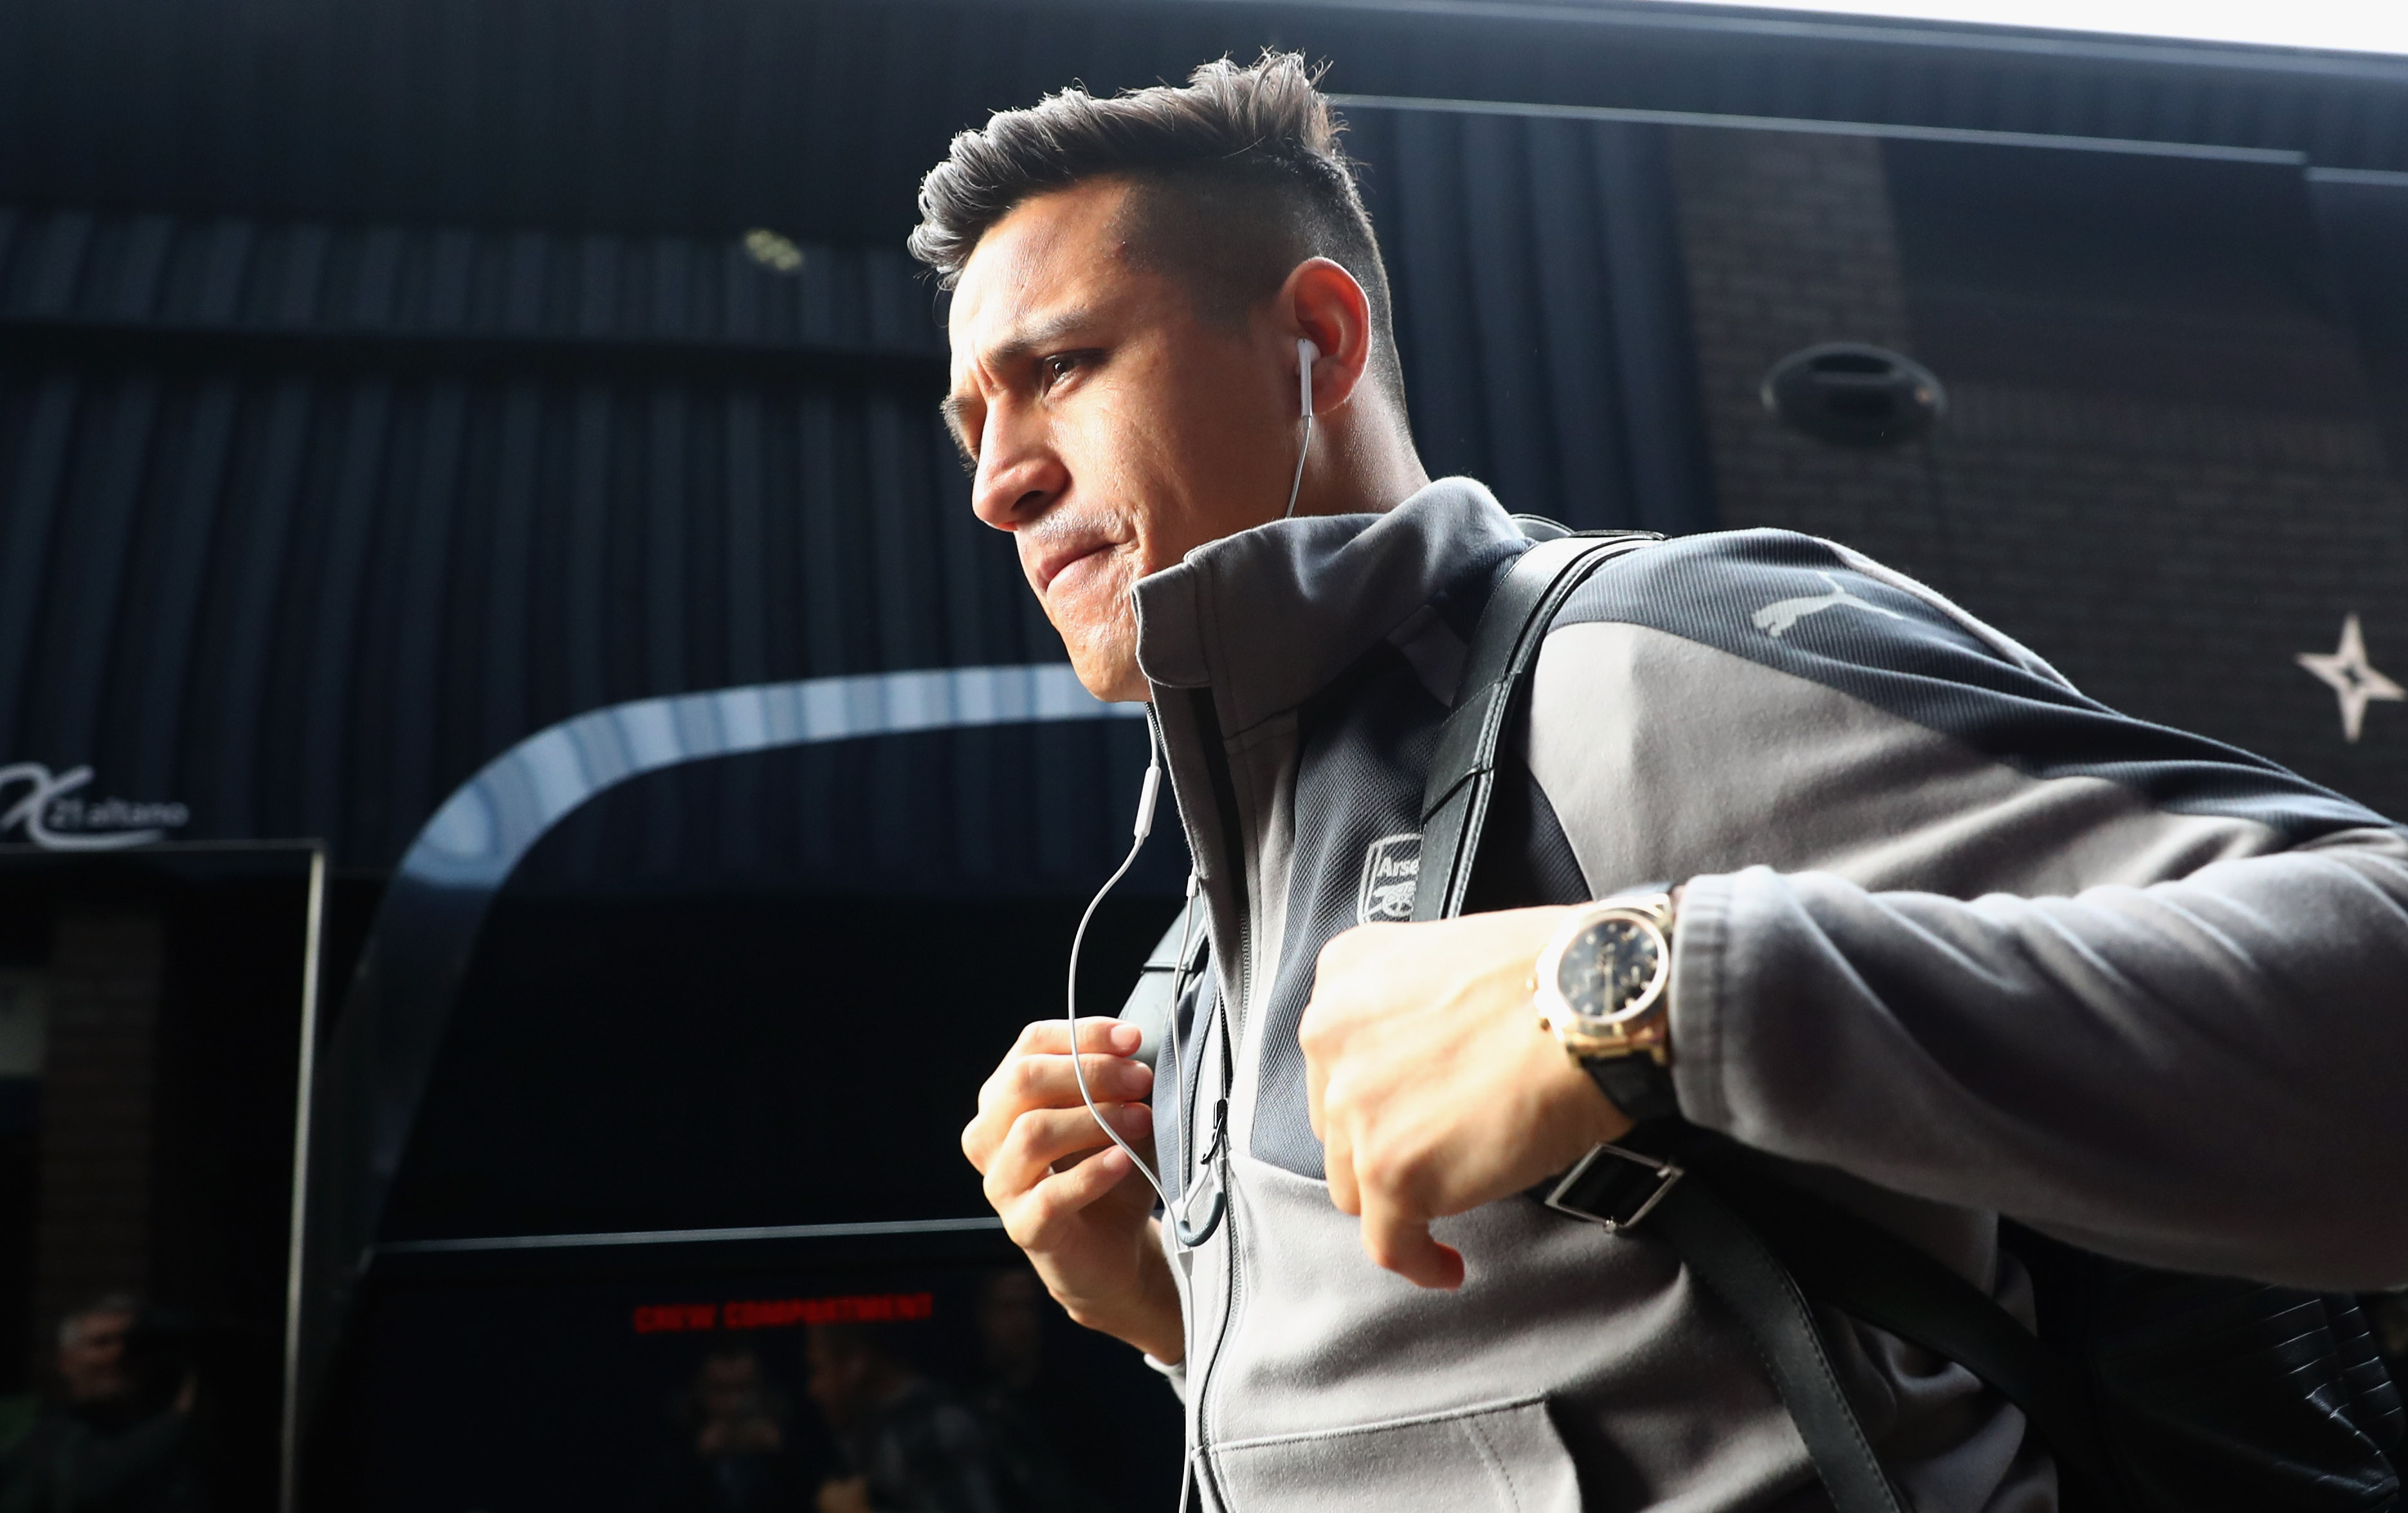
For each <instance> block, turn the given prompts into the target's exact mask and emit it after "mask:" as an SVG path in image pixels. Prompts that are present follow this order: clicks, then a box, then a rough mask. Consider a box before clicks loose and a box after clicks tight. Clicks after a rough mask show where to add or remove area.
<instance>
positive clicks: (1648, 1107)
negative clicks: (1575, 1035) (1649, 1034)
mask: <svg viewBox="0 0 2408 1513" xmlns="http://www.w3.org/2000/svg"><path fill="white" fill-rule="evenodd" d="M1581 1066H1582V1067H1583V1068H1584V1070H1586V1071H1587V1073H1588V1074H1589V1077H1590V1078H1591V1080H1593V1081H1594V1082H1596V1084H1597V1085H1598V1088H1600V1089H1602V1090H1603V1091H1604V1093H1605V1096H1606V1097H1608V1098H1610V1099H1612V1100H1613V1106H1614V1107H1616V1108H1618V1109H1620V1110H1622V1112H1623V1113H1625V1114H1627V1115H1628V1116H1629V1117H1630V1119H1631V1121H1632V1122H1633V1123H1636V1124H1645V1123H1646V1122H1647V1121H1648V1120H1650V1119H1663V1118H1670V1117H1672V1116H1673V1115H1675V1114H1678V1113H1680V1112H1681V1101H1680V1099H1679V1098H1678V1096H1676V1095H1675V1094H1674V1093H1673V1091H1672V1069H1671V1068H1670V1067H1668V1066H1661V1065H1658V1064H1657V1063H1656V1058H1654V1057H1652V1056H1602V1057H1598V1058H1597V1059H1593V1060H1584V1061H1583V1062H1581Z"/></svg>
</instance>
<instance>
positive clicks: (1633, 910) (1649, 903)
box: [1530, 886, 1684, 1140]
mask: <svg viewBox="0 0 2408 1513" xmlns="http://www.w3.org/2000/svg"><path fill="white" fill-rule="evenodd" d="M1683 891H1684V890H1683V889H1681V888H1678V887H1675V888H1670V889H1669V890H1668V889H1666V888H1664V887H1662V886H1648V887H1642V888H1634V889H1629V890H1627V891H1625V892H1622V893H1617V894H1614V895H1613V896H1612V897H1609V898H1606V899H1602V900H1600V901H1598V902H1596V903H1593V904H1589V905H1585V906H1584V907H1582V908H1579V909H1575V910H1572V911H1570V913H1569V914H1568V915H1566V916H1565V917H1564V919H1563V922H1562V923H1561V924H1560V925H1559V926H1558V927H1557V928H1556V929H1555V933H1554V935H1553V936H1551V937H1550V938H1549V940H1548V942H1547V944H1546V946H1545V947H1544V948H1543V949H1542V950H1541V951H1540V953H1539V956H1538V959H1537V960H1536V961H1535V962H1534V963H1533V964H1532V969H1531V975H1530V990H1531V998H1532V1002H1533V1004H1534V1006H1535V1007H1536V1008H1537V1010H1538V1013H1539V1016H1540V1023H1541V1025H1542V1026H1543V1027H1544V1028H1545V1029H1546V1030H1547V1031H1548V1032H1549V1033H1550V1034H1551V1035H1552V1036H1553V1037H1554V1038H1555V1042H1556V1043H1557V1044H1558V1045H1560V1046H1561V1048H1562V1051H1563V1054H1564V1056H1565V1057H1566V1059H1568V1060H1569V1061H1570V1064H1571V1065H1572V1067H1573V1068H1575V1069H1576V1070H1577V1071H1578V1072H1579V1073H1580V1074H1581V1075H1582V1076H1583V1077H1584V1079H1585V1080H1588V1081H1590V1082H1592V1083H1593V1084H1594V1085H1595V1086H1596V1088H1597V1089H1598V1093H1599V1094H1600V1095H1601V1096H1602V1098H1603V1099H1604V1101H1605V1102H1608V1103H1611V1104H1612V1105H1613V1107H1614V1109H1615V1110H1616V1111H1617V1113H1618V1114H1619V1115H1620V1116H1621V1117H1622V1118H1621V1127H1620V1128H1621V1131H1627V1129H1628V1128H1629V1125H1630V1124H1631V1123H1634V1122H1641V1123H1643V1122H1645V1121H1647V1120H1649V1119H1654V1118H1661V1117H1669V1116H1671V1115H1674V1114H1677V1113H1678V1112H1679V1104H1678V1102H1677V1101H1676V1099H1675V1097H1674V1094H1673V1089H1672V1080H1671V1065H1672V1041H1671V1004H1670V995H1671V977H1672V930H1673V927H1674V918H1675V915H1676V913H1677V911H1678V908H1679V903H1680V900H1681V897H1682V894H1683ZM1617 1132H1620V1131H1617ZM1606 1138H1607V1139H1609V1140H1610V1139H1612V1138H1613V1136H1607V1137H1606Z"/></svg>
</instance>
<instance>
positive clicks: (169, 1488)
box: [0, 1293, 209, 1513]
mask: <svg viewBox="0 0 2408 1513" xmlns="http://www.w3.org/2000/svg"><path fill="white" fill-rule="evenodd" d="M186 1346H187V1342H186V1340H185V1332H184V1331H183V1330H181V1329H180V1328H179V1327H178V1326H177V1325H176V1324H175V1323H174V1321H173V1320H171V1319H168V1318H162V1317H161V1316H160V1315H158V1314H157V1313H155V1312H152V1311H150V1310H148V1309H146V1308H144V1307H143V1305H142V1304H141V1302H140V1300H138V1299H136V1298H133V1297H130V1296H127V1295H126V1294H123V1293H110V1294H109V1295H108V1296H106V1297H102V1298H99V1299H96V1300H94V1301H93V1303H91V1304H87V1305H86V1306H84V1307H81V1308H79V1309H77V1310H76V1311H75V1312H74V1313H71V1314H69V1315H67V1316H66V1317H65V1318H63V1319H61V1320H60V1321H59V1350H58V1358H57V1359H58V1373H59V1386H60V1390H61V1397H62V1399H63V1402H62V1403H61V1405H60V1406H59V1408H58V1410H57V1411H55V1412H53V1413H51V1414H50V1415H48V1416H46V1417H44V1418H43V1419H40V1420H39V1421H38V1422H36V1424H35V1426H34V1428H33V1429H32V1431H31V1432H30V1433H28V1434H26V1435H25V1437H24V1438H23V1439H22V1440H20V1441H19V1442H18V1444H17V1445H16V1446H15V1448H12V1449H11V1450H10V1451H9V1452H8V1453H7V1456H6V1457H0V1513H21V1510H22V1513H36V1510H38V1513H66V1510H70V1509H72V1510H77V1513H83V1510H90V1513H198V1510H200V1509H204V1508H206V1507H207V1506H208V1502H209V1499H208V1493H207V1491H206V1490H205V1488H204V1487H203V1485H202V1481H201V1477H200V1473H199V1471H198V1469H197V1468H196V1466H195V1465H194V1463H193V1460H194V1457H193V1435H192V1427H191V1425H192V1414H193V1398H194V1396H195V1392H196V1384H195V1380H194V1375H193V1369H192V1365H191V1362H190V1359H189V1354H188V1350H187V1348H186Z"/></svg>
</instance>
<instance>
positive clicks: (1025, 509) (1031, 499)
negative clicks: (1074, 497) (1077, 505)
mask: <svg viewBox="0 0 2408 1513" xmlns="http://www.w3.org/2000/svg"><path fill="white" fill-rule="evenodd" d="M1000 429H1001V427H996V430H1000ZM999 443H1001V444H999ZM1069 486H1070V470H1069V469H1068V468H1066V467H1064V466H1063V465H1062V459H1061V458H1060V457H1058V456H1056V455H1055V454H1054V450H1053V449H1052V448H1051V447H1047V446H1043V445H1020V446H1013V445H1011V444H1009V443H1008V442H1005V439H1004V438H1002V437H1000V436H997V435H996V434H994V432H992V431H991V432H990V433H989V435H988V437H987V439H986V445H984V446H983V447H982V448H981V450H980V454H979V468H978V476H977V478H976V479H975V480H974V481H973V482H972V483H971V486H970V508H971V509H973V510H975V511H977V512H978V517H979V518H980V519H981V520H983V521H985V522H986V523H987V524H988V525H990V526H994V527H996V529H997V530H1011V529H1013V528H1014V527H1016V526H1024V525H1026V524H1027V523H1028V522H1029V521H1032V520H1034V519H1036V518H1037V517H1038V516H1039V515H1041V514H1043V513H1044V512H1046V511H1047V510H1050V509H1052V508H1053V507H1054V501H1055V500H1056V499H1059V498H1060V497H1062V494H1063V492H1064V491H1065V490H1067V489H1068V487H1069Z"/></svg>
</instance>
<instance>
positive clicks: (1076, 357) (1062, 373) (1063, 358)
mask: <svg viewBox="0 0 2408 1513" xmlns="http://www.w3.org/2000/svg"><path fill="white" fill-rule="evenodd" d="M1084 358H1085V354H1084V353H1075V352H1065V353H1055V354H1054V355H1053V356H1051V357H1048V358H1046V359H1045V382H1047V383H1049V384H1054V383H1059V382H1062V381H1063V380H1064V379H1066V378H1068V377H1069V376H1070V375H1071V374H1072V373H1075V372H1077V371H1078V370H1079V368H1080V367H1081V365H1082V362H1083V361H1084Z"/></svg>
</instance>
